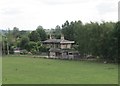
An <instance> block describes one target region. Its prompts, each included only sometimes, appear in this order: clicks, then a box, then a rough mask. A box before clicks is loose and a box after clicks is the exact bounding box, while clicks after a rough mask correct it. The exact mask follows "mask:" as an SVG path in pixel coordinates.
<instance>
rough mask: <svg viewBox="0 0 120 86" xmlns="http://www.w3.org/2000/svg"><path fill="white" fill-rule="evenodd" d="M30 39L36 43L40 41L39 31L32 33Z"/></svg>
mask: <svg viewBox="0 0 120 86" xmlns="http://www.w3.org/2000/svg"><path fill="white" fill-rule="evenodd" d="M29 39H30V41H34V42H37V41H40V36H39V33H38V32H37V31H32V32H31V33H30V34H29Z"/></svg>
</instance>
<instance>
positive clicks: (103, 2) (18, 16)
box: [0, 0, 118, 30]
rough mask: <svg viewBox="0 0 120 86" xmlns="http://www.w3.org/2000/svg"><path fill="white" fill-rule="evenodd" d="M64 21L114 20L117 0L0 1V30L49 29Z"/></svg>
mask: <svg viewBox="0 0 120 86" xmlns="http://www.w3.org/2000/svg"><path fill="white" fill-rule="evenodd" d="M66 20H68V21H75V20H81V21H82V22H83V23H86V22H90V21H93V22H95V21H98V22H101V21H113V22H116V21H117V20H118V0H0V29H7V28H10V29H12V28H13V27H14V26H16V27H18V28H20V29H21V30H23V29H24V30H35V29H36V27H37V26H38V25H41V26H43V28H45V29H50V28H55V26H56V25H60V26H61V25H62V24H63V23H64V22H65V21H66Z"/></svg>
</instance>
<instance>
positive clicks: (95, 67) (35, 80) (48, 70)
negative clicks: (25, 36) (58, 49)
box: [3, 56, 118, 84]
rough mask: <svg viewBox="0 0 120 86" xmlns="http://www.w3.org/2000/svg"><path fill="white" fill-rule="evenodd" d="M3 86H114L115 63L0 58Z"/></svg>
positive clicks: (115, 80) (16, 57)
mask: <svg viewBox="0 0 120 86" xmlns="http://www.w3.org/2000/svg"><path fill="white" fill-rule="evenodd" d="M3 83H4V84H117V83H118V68H117V65H115V64H103V63H96V62H90V61H68V60H54V59H43V58H32V56H9V57H8V56H5V57H3Z"/></svg>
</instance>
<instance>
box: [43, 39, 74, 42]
mask: <svg viewBox="0 0 120 86" xmlns="http://www.w3.org/2000/svg"><path fill="white" fill-rule="evenodd" d="M43 43H74V41H69V40H65V39H48V40H45V41H43Z"/></svg>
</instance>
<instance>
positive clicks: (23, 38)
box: [20, 37, 29, 49]
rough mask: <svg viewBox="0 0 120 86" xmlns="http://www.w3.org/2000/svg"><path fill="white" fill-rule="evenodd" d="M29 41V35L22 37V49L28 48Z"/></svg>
mask: <svg viewBox="0 0 120 86" xmlns="http://www.w3.org/2000/svg"><path fill="white" fill-rule="evenodd" d="M28 43H29V38H28V37H22V38H21V40H20V48H21V49H27V47H28Z"/></svg>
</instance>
